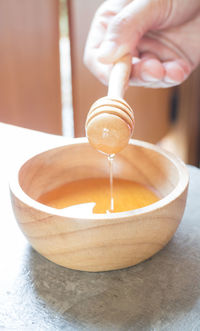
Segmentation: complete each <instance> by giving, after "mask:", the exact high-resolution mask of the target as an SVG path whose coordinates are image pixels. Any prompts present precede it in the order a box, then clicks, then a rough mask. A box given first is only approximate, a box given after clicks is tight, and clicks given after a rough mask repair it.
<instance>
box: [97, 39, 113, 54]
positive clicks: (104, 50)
mask: <svg viewBox="0 0 200 331" xmlns="http://www.w3.org/2000/svg"><path fill="white" fill-rule="evenodd" d="M116 48H117V45H116V43H115V42H114V41H104V42H103V43H102V45H101V46H100V48H99V55H98V57H99V58H104V57H105V58H106V57H109V56H111V55H112V54H113V52H114V51H116Z"/></svg>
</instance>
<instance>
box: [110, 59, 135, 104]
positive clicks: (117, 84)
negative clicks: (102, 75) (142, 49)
mask: <svg viewBox="0 0 200 331" xmlns="http://www.w3.org/2000/svg"><path fill="white" fill-rule="evenodd" d="M131 59H132V57H131V55H130V54H126V55H124V56H123V57H121V58H120V60H119V61H117V62H116V63H115V64H114V65H113V68H112V71H111V74H110V78H109V84H108V96H109V97H120V98H123V96H124V93H125V90H126V88H127V86H128V81H129V77H130V73H131Z"/></svg>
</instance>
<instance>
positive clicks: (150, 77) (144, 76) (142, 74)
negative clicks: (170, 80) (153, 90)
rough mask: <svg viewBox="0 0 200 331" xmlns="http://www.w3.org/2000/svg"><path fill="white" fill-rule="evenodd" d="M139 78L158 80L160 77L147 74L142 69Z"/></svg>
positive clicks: (149, 80) (150, 80)
mask: <svg viewBox="0 0 200 331" xmlns="http://www.w3.org/2000/svg"><path fill="white" fill-rule="evenodd" d="M141 78H142V79H143V80H144V81H146V82H158V81H159V80H160V79H159V78H157V77H153V76H151V75H149V74H148V73H147V72H145V71H143V72H142V73H141Z"/></svg>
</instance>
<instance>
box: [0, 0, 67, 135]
mask: <svg viewBox="0 0 200 331" xmlns="http://www.w3.org/2000/svg"><path fill="white" fill-rule="evenodd" d="M0 40H1V43H0V53H1V61H0V72H1V74H0V121H2V122H5V123H11V124H14V125H19V126H22V127H25V128H29V129H34V130H39V131H44V132H48V133H54V134H61V133H62V118H61V92H60V65H59V1H57V0H47V1H45V0H43V1H41V0H28V1H26V0H20V1H18V0H1V1H0Z"/></svg>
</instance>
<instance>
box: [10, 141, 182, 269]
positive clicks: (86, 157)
mask: <svg viewBox="0 0 200 331" xmlns="http://www.w3.org/2000/svg"><path fill="white" fill-rule="evenodd" d="M108 171H109V167H108V164H107V160H106V158H105V157H104V156H103V155H101V154H100V153H98V152H96V151H95V150H94V149H93V148H92V147H91V146H90V145H89V144H88V142H87V140H86V139H84V138H83V139H77V140H75V141H74V143H73V144H70V145H66V146H61V147H58V148H55V149H52V150H49V151H46V152H44V153H42V154H38V155H36V156H35V157H33V158H31V159H29V160H28V161H27V162H25V163H24V164H23V165H22V166H20V167H19V169H16V171H15V172H14V174H13V177H12V178H11V180H10V190H11V197H12V205H13V210H14V213H15V216H16V219H17V221H18V224H19V226H20V228H21V230H22V231H23V233H24V234H25V236H26V237H27V239H28V240H29V242H30V244H31V245H32V246H33V247H34V248H35V249H36V250H37V251H38V252H39V253H40V254H42V255H44V256H45V257H46V258H47V259H49V260H51V261H53V262H55V263H57V264H60V265H62V266H64V267H68V268H72V269H78V270H86V271H104V270H113V269H119V268H124V267H128V266H131V265H134V264H137V263H139V262H141V261H143V260H145V259H147V258H149V257H150V256H152V255H153V254H155V253H156V252H158V251H159V250H160V249H162V248H163V247H164V246H165V245H166V243H167V242H168V241H169V240H170V239H171V238H172V236H173V234H174V232H175V231H176V229H177V227H178V225H179V223H180V221H181V218H182V215H183V212H184V208H185V201H186V195H187V186H188V174H187V171H186V168H185V166H184V164H183V163H182V162H180V161H179V160H178V159H176V158H175V157H174V156H173V155H171V154H169V153H166V152H164V151H162V150H161V149H159V148H158V147H156V146H154V145H151V144H148V143H143V142H139V141H136V140H133V141H131V143H130V144H129V145H128V147H127V148H126V149H125V150H124V151H123V152H121V153H119V154H118V155H117V156H116V161H115V164H114V176H115V177H121V178H124V179H130V180H135V181H138V182H140V183H142V184H145V185H151V186H153V187H154V188H155V190H157V191H158V193H159V194H160V196H161V197H162V198H161V200H160V201H158V202H156V203H154V204H152V205H149V206H147V207H144V208H142V209H138V210H135V211H129V212H124V213H116V214H111V215H107V214H102V215H93V216H91V217H86V216H84V215H82V216H81V217H74V216H73V215H68V214H67V213H66V211H64V210H58V209H54V208H51V207H47V206H45V205H42V204H40V203H38V202H37V201H36V200H37V198H38V197H39V196H40V195H41V194H42V193H45V192H47V191H49V190H51V189H53V188H55V187H58V186H59V185H61V184H64V183H67V182H70V181H73V180H78V179H81V178H91V177H105V176H108Z"/></svg>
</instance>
